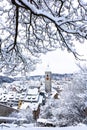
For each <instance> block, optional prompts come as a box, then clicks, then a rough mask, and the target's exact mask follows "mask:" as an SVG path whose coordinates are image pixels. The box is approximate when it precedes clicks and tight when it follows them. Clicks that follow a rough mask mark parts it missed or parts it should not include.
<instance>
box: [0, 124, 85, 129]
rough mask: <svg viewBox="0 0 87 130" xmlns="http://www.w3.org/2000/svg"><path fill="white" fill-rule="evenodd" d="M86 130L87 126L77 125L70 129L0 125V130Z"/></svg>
mask: <svg viewBox="0 0 87 130" xmlns="http://www.w3.org/2000/svg"><path fill="white" fill-rule="evenodd" d="M2 129H3V130H17V129H18V130H29V129H32V130H87V126H85V125H79V126H71V127H35V126H34V124H33V125H32V124H31V125H23V126H17V125H13V124H10V125H9V124H6V125H5V124H0V130H2Z"/></svg>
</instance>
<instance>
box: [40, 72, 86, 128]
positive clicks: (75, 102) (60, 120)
mask: <svg viewBox="0 0 87 130" xmlns="http://www.w3.org/2000/svg"><path fill="white" fill-rule="evenodd" d="M86 77H87V74H86V75H85V77H84V74H83V75H82V73H79V74H74V75H73V79H72V80H71V81H68V82H67V84H66V85H65V84H64V86H63V90H62V91H61V93H60V98H59V99H52V98H50V99H48V100H47V102H46V105H44V106H43V107H41V113H40V118H44V119H48V120H50V121H53V122H56V125H58V126H71V125H77V124H78V123H87V115H85V113H84V109H85V108H86V107H87V106H86V103H87V101H86V100H87V85H86Z"/></svg>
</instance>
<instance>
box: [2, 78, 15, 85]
mask: <svg viewBox="0 0 87 130" xmlns="http://www.w3.org/2000/svg"><path fill="white" fill-rule="evenodd" d="M13 81H14V79H13V78H9V77H7V76H0V84H1V83H4V82H6V83H12V82H13Z"/></svg>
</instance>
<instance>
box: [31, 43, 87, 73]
mask: <svg viewBox="0 0 87 130" xmlns="http://www.w3.org/2000/svg"><path fill="white" fill-rule="evenodd" d="M77 48H78V49H77V50H78V52H79V53H80V54H81V55H83V56H81V57H80V58H82V59H86V60H87V43H86V42H85V43H84V44H80V43H78V44H77ZM41 59H42V64H38V65H37V68H36V70H35V71H34V72H32V73H31V75H39V74H44V73H45V71H46V68H47V66H48V65H49V67H50V70H51V72H52V73H73V72H77V71H78V70H79V68H78V67H77V65H76V64H77V63H80V64H81V65H84V64H87V63H86V62H87V61H85V62H83V61H79V60H78V61H77V60H75V57H74V56H73V54H72V53H68V52H67V51H61V50H60V49H57V50H56V51H54V52H48V53H47V54H46V55H42V56H41Z"/></svg>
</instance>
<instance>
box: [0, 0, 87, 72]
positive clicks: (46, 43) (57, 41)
mask: <svg viewBox="0 0 87 130" xmlns="http://www.w3.org/2000/svg"><path fill="white" fill-rule="evenodd" d="M86 10H87V2H86V1H85V0H0V39H1V40H0V61H1V63H0V68H2V70H3V68H4V70H8V72H10V73H11V72H13V71H15V72H17V71H18V72H20V71H21V70H23V71H25V72H26V71H28V70H34V69H35V64H36V63H37V62H38V57H39V56H40V54H41V53H46V52H47V51H51V50H55V49H56V48H61V49H63V50H64V49H65V48H67V50H68V51H69V52H72V53H73V54H74V56H75V57H76V58H77V57H78V53H77V51H76V49H75V44H76V43H73V42H74V39H75V40H78V41H79V42H84V40H85V39H87V13H86V12H87V11H86ZM0 70H1V69H0Z"/></svg>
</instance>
